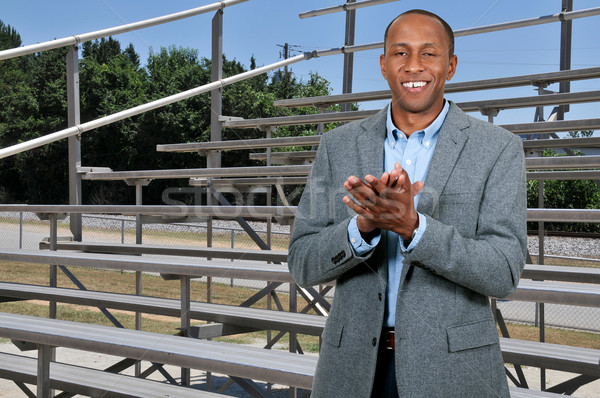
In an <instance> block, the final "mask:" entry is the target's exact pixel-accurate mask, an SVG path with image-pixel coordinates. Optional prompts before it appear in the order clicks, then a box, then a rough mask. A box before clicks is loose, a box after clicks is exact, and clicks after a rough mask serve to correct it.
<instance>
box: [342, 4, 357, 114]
mask: <svg viewBox="0 0 600 398" xmlns="http://www.w3.org/2000/svg"><path fill="white" fill-rule="evenodd" d="M355 2H356V0H347V2H346V4H352V3H355ZM355 25H356V10H355V9H353V10H346V35H345V40H344V43H345V44H344V46H353V45H354V31H355ZM353 72H354V53H344V80H343V87H342V93H343V94H348V93H351V92H352V75H353ZM350 110H352V104H349V103H344V104H342V111H344V112H347V111H350Z"/></svg>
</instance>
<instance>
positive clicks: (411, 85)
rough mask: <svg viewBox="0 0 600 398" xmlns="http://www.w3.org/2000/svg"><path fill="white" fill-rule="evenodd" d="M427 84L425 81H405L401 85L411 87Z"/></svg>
mask: <svg viewBox="0 0 600 398" xmlns="http://www.w3.org/2000/svg"><path fill="white" fill-rule="evenodd" d="M426 84H427V82H406V83H402V85H403V86H404V87H406V88H413V87H424V86H425V85H426Z"/></svg>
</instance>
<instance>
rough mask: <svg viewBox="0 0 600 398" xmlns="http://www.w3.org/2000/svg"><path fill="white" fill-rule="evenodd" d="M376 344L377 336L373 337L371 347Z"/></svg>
mask: <svg viewBox="0 0 600 398" xmlns="http://www.w3.org/2000/svg"><path fill="white" fill-rule="evenodd" d="M376 345H377V337H373V347H375V346H376Z"/></svg>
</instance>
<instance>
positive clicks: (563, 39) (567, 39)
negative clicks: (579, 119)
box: [557, 0, 573, 120]
mask: <svg viewBox="0 0 600 398" xmlns="http://www.w3.org/2000/svg"><path fill="white" fill-rule="evenodd" d="M561 11H562V12H570V11H573V0H562V10H561ZM572 30H573V21H572V20H568V21H565V20H564V19H563V20H561V21H560V70H570V69H571V36H572V35H571V32H572ZM570 91H571V82H569V81H564V82H560V83H559V92H560V93H568V92H570ZM566 112H569V105H568V104H567V105H560V107H559V110H558V115H557V120H564V119H565V113H566Z"/></svg>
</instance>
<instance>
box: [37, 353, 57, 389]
mask: <svg viewBox="0 0 600 398" xmlns="http://www.w3.org/2000/svg"><path fill="white" fill-rule="evenodd" d="M53 357H54V348H53V347H50V346H48V345H45V344H40V346H39V347H38V361H37V367H38V368H37V397H38V398H51V397H52V395H54V394H52V391H51V390H50V362H51V361H52V359H53Z"/></svg>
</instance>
